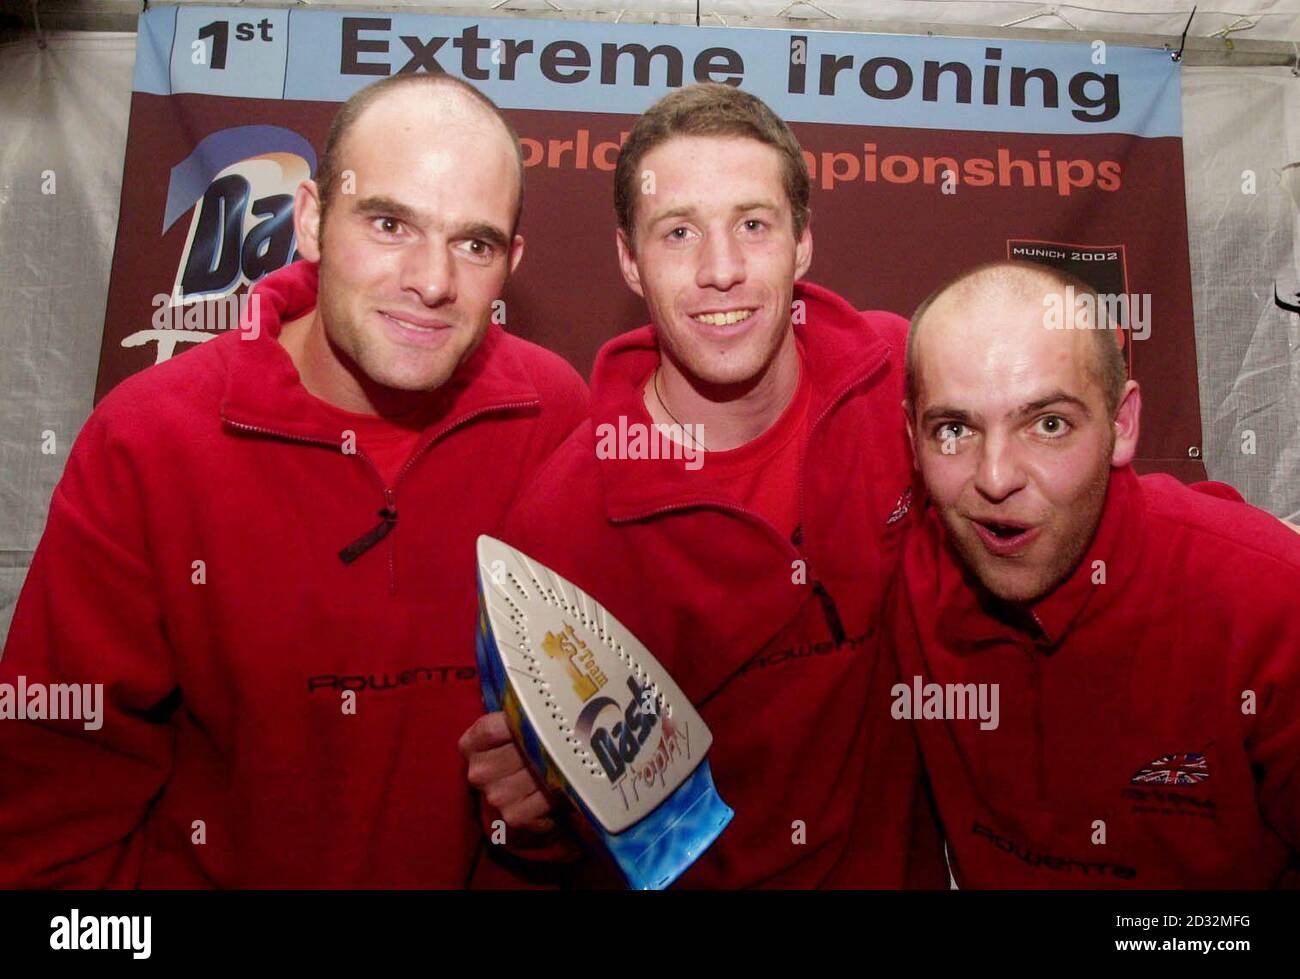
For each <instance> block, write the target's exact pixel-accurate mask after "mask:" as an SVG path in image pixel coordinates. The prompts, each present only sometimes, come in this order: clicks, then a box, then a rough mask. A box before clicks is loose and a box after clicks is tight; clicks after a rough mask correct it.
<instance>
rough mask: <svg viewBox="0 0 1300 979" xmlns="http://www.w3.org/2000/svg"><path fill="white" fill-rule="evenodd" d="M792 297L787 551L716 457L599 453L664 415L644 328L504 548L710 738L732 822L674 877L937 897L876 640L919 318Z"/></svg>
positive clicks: (602, 373) (552, 463) (899, 492)
mask: <svg viewBox="0 0 1300 979" xmlns="http://www.w3.org/2000/svg"><path fill="white" fill-rule="evenodd" d="M795 297H796V299H797V300H803V301H804V302H805V310H806V314H807V315H806V325H802V326H797V327H796V330H798V332H799V334H800V336H801V338H802V341H803V344H804V351H805V369H806V371H807V376H808V380H809V383H810V385H811V402H810V405H809V411H808V418H809V424H810V434H809V436H808V441H807V445H806V448H805V452H804V456H803V459H802V463H801V467H800V475H799V480H800V485H801V494H800V512H801V528H800V529H799V530H797V531H796V533H795V535H794V539H793V540H791V539H788V538H787V537H786V536H785V535H784V534H783V533H781V532H780V531H778V530H777V529H776V528H775V527H773V526H772V525H771V524H769V523H768V522H767V521H766V520H764V519H763V518H762V517H761V516H759V515H758V514H756V513H753V512H750V511H748V510H746V509H744V508H743V507H740V506H738V505H737V504H736V503H735V502H733V501H731V500H729V499H727V498H725V497H724V496H722V495H720V494H719V493H718V492H716V491H714V490H713V489H712V481H709V480H705V479H703V478H700V479H695V478H693V477H695V476H696V475H697V473H698V474H707V471H708V465H709V463H708V456H707V454H706V455H705V456H704V462H703V468H700V469H697V470H695V471H692V470H690V469H689V468H687V466H686V465H685V464H684V463H683V461H681V460H676V461H674V460H665V459H649V460H647V459H630V458H623V459H620V458H598V457H597V454H596V440H597V437H598V435H599V434H600V433H601V432H613V431H618V430H619V427H620V419H623V421H622V424H623V426H624V430H627V429H626V426H627V425H628V424H637V423H639V424H641V425H649V424H650V418H649V415H648V414H647V413H646V410H645V406H644V403H643V401H642V390H641V385H642V384H643V383H644V381H645V379H646V378H647V377H649V375H650V373H651V371H652V370H653V369H654V367H655V365H656V364H657V363H658V359H659V350H658V347H657V345H656V342H655V336H654V332H653V330H652V329H651V328H650V327H643V328H642V329H639V330H636V331H633V332H631V333H627V334H624V335H622V336H619V337H616V338H615V339H614V340H612V341H610V342H609V343H608V344H606V345H605V347H604V348H603V349H602V350H601V352H600V355H599V357H598V359H597V361H596V366H595V370H594V373H593V380H592V399H593V410H592V414H593V417H592V420H591V421H590V422H589V423H588V424H585V425H583V426H581V427H580V428H579V429H578V430H577V431H576V432H574V434H573V435H572V436H571V437H570V438H569V439H568V440H567V441H566V442H565V444H564V445H563V446H562V447H561V448H560V450H559V451H558V452H557V453H556V454H555V455H554V456H553V457H552V458H551V459H550V460H549V461H548V462H547V463H546V465H545V466H543V467H542V468H541V469H540V470H539V471H538V472H537V474H536V475H535V476H534V477H533V479H532V481H531V484H530V485H529V486H528V487H527V490H526V491H525V492H524V493H523V494H521V497H520V499H519V502H518V504H517V505H516V506H515V508H514V509H513V510H512V511H511V514H510V517H509V518H508V520H507V521H506V524H505V526H504V528H503V536H504V539H505V540H506V541H507V542H509V543H510V544H513V545H514V546H516V547H518V548H519V549H521V550H522V551H524V552H525V553H526V554H529V555H531V556H533V557H535V558H537V559H538V560H540V561H542V562H544V563H545V564H547V565H549V566H550V567H552V568H553V569H554V570H556V571H558V572H559V573H560V574H561V575H563V576H564V577H566V578H568V579H569V580H570V581H572V582H574V583H575V584H576V585H578V586H579V587H581V588H583V589H585V590H587V591H588V592H589V593H590V594H591V595H593V596H594V597H595V598H596V599H597V600H599V601H601V602H602V603H603V604H605V606H606V607H607V608H609V610H610V611H611V612H612V613H613V614H614V615H615V616H616V617H617V618H618V619H619V620H620V621H622V622H623V623H624V624H625V625H626V626H627V627H628V628H630V629H631V630H632V631H633V633H635V634H636V635H637V636H638V637H639V638H640V639H641V640H642V641H643V642H644V643H645V644H646V646H647V647H648V648H649V649H650V651H651V652H652V653H653V654H654V655H655V657H656V658H657V659H658V660H659V661H660V662H661V663H662V664H663V666H664V667H665V669H667V670H668V671H669V672H670V673H671V674H672V676H673V678H674V679H675V680H676V681H677V683H678V685H679V686H680V687H681V688H682V691H683V692H684V693H685V694H686V696H687V697H689V698H690V700H691V701H692V702H693V703H694V704H695V705H696V707H697V708H698V709H699V711H700V713H701V715H702V716H703V718H704V721H705V723H707V724H708V725H709V728H710V730H711V731H712V732H713V748H712V750H711V752H710V755H709V758H710V762H711V767H712V771H713V777H714V779H715V782H716V785H717V788H718V792H719V794H720V795H721V797H722V798H723V800H724V801H726V802H727V803H728V804H729V805H730V806H731V807H732V808H733V809H734V810H735V813H736V815H735V819H734V820H733V821H732V823H731V825H729V826H728V827H727V829H726V830H725V831H724V832H723V834H722V836H721V837H720V838H719V839H718V841H717V842H716V843H715V844H714V845H713V846H712V848H711V849H709V850H708V851H707V852H706V853H705V854H704V856H703V857H702V858H701V859H700V860H699V861H698V862H697V863H696V864H695V865H694V866H693V867H692V868H691V869H690V870H688V871H687V872H686V874H685V875H684V876H683V877H682V878H681V882H680V884H681V886H687V887H689V886H709V887H746V886H775V887H780V886H785V887H813V886H835V885H840V886H862V887H866V886H878V887H898V886H903V885H904V884H908V883H916V884H924V885H929V886H944V885H945V884H946V883H947V874H946V871H945V870H944V869H943V864H942V853H941V850H940V847H939V845H938V841H937V830H936V827H935V825H934V823H933V819H932V817H931V815H930V812H929V809H928V806H927V804H926V803H925V801H924V793H923V789H922V787H921V784H920V773H919V758H918V755H917V751H916V747H915V743H914V740H913V734H912V732H911V730H910V728H909V726H908V725H905V724H900V723H898V722H895V721H893V720H892V719H890V717H889V704H888V691H889V688H890V686H891V684H892V683H893V682H894V676H895V673H894V664H893V660H892V657H891V656H890V655H889V652H888V650H886V651H884V652H883V653H882V651H881V647H880V612H881V603H882V599H883V596H884V590H885V583H886V582H887V581H888V580H889V576H890V573H891V571H892V569H893V566H894V559H895V556H896V553H897V547H898V541H899V531H901V525H900V524H901V520H900V518H901V516H902V513H903V512H904V510H905V508H906V506H907V501H908V500H909V499H910V496H909V490H910V481H911V462H910V455H909V453H908V450H907V447H906V443H905V434H904V428H903V424H902V413H901V408H900V403H901V401H902V397H903V382H902V355H903V343H904V338H905V333H906V322H905V321H903V320H902V319H900V318H898V317H897V316H893V315H891V314H888V313H858V312H857V311H855V310H854V309H853V308H852V307H851V306H849V305H848V304H847V303H846V302H844V300H842V299H841V298H839V297H838V296H836V295H834V294H833V293H831V292H829V291H827V290H825V289H821V288H819V287H817V286H814V285H808V284H803V283H800V284H798V285H797V286H796V291H795ZM603 425H610V426H612V427H611V428H610V429H603V428H602V427H601V426H603ZM705 439H706V441H707V435H706V436H705ZM602 455H607V453H603V452H602ZM909 857H911V858H912V859H911V860H909Z"/></svg>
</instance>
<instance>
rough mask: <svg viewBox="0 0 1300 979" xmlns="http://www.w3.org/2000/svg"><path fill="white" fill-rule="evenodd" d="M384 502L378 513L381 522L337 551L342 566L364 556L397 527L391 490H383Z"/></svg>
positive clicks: (395, 505) (395, 508) (395, 504)
mask: <svg viewBox="0 0 1300 979" xmlns="http://www.w3.org/2000/svg"><path fill="white" fill-rule="evenodd" d="M384 502H385V503H386V506H385V507H384V508H383V509H382V510H380V511H379V516H380V518H381V522H380V523H377V524H376V525H375V526H374V527H372V528H370V530H368V531H366V532H365V533H364V534H362V535H361V536H360V537H358V538H357V539H356V540H354V541H353V542H352V543H351V544H349V545H348V546H347V547H345V548H343V550H341V551H339V560H340V561H342V562H343V563H344V564H351V563H352V562H353V561H355V560H356V559H357V558H359V557H361V555H362V554H365V553H366V551H368V550H370V549H371V548H372V547H374V546H375V545H376V544H378V543H379V542H380V541H381V540H383V539H384V538H385V537H387V536H388V534H389V532H390V531H391V530H392V529H393V528H394V527H396V526H397V503H396V501H395V500H394V497H393V491H392V490H390V489H386V490H384Z"/></svg>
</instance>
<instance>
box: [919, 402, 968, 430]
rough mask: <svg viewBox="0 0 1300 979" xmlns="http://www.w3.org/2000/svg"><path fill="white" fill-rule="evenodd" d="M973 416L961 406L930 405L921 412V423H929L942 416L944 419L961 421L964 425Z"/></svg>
mask: <svg viewBox="0 0 1300 979" xmlns="http://www.w3.org/2000/svg"><path fill="white" fill-rule="evenodd" d="M973 417H974V416H973V415H972V414H971V413H970V412H969V411H966V410H964V409H962V408H953V407H952V406H950V405H931V406H930V407H929V408H926V409H925V411H924V412H923V413H922V414H921V423H922V424H923V425H929V424H930V423H932V422H936V421H938V420H939V419H940V418H942V419H943V420H944V421H953V422H961V423H962V424H963V425H964V424H967V423H969V422H970V421H971V419H972V418H973Z"/></svg>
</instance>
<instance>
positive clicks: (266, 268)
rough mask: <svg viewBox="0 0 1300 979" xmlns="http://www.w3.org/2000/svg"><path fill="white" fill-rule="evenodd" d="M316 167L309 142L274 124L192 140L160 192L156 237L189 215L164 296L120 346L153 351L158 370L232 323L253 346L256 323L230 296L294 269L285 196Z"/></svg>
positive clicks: (243, 305) (288, 203) (289, 205)
mask: <svg viewBox="0 0 1300 979" xmlns="http://www.w3.org/2000/svg"><path fill="white" fill-rule="evenodd" d="M315 169H316V151H315V150H314V149H313V148H312V145H311V143H309V142H308V141H307V140H306V139H305V138H303V137H302V136H300V135H299V134H298V133H296V132H294V131H293V130H291V129H285V128H283V127H281V126H236V127H234V128H232V129H222V130H220V131H218V132H215V133H211V134H210V135H208V136H206V137H204V138H203V139H202V140H200V141H199V144H198V145H197V146H195V147H194V152H192V153H191V154H190V155H189V156H187V157H186V158H185V159H184V160H182V161H180V162H179V163H177V164H176V165H175V166H174V167H172V171H171V179H170V180H169V182H168V185H167V204H166V207H165V210H164V213H163V221H162V234H166V233H167V232H168V230H170V229H171V227H172V226H173V225H175V224H176V222H177V221H179V220H180V219H181V218H182V217H183V216H184V215H186V214H189V216H190V221H189V232H188V234H187V236H186V240H185V248H184V250H183V251H182V253H181V258H180V262H179V264H178V266H177V269H176V278H175V280H174V282H173V283H172V289H171V294H170V295H168V294H166V293H159V294H158V295H157V296H155V297H154V300H153V305H154V314H153V321H152V324H151V325H152V327H153V328H152V329H148V330H137V331H136V332H135V333H132V334H130V335H128V336H127V337H126V338H125V339H123V340H122V346H124V347H139V346H144V345H145V344H149V343H156V344H157V345H158V346H157V353H156V357H155V363H162V362H163V361H164V360H168V359H170V358H171V356H172V355H173V354H174V353H175V352H176V345H177V344H178V343H202V342H204V341H206V340H211V339H212V338H213V337H215V336H217V335H218V334H219V332H220V331H222V330H228V329H236V328H240V327H241V324H244V327H243V328H244V329H245V333H244V338H245V339H255V338H256V329H257V327H256V319H255V318H253V319H249V318H248V313H249V311H248V309H247V308H246V305H247V303H246V301H241V300H240V298H239V297H237V296H236V293H237V292H239V290H240V289H244V288H246V287H249V286H251V285H252V284H253V283H255V282H257V281H258V280H259V279H261V278H262V277H263V276H264V275H266V274H268V273H270V272H274V271H275V270H276V269H279V268H281V267H283V266H285V265H288V264H289V263H290V262H292V261H293V258H294V252H295V250H296V236H295V232H294V227H293V196H294V192H295V191H296V190H297V188H298V185H299V184H300V183H302V181H304V180H307V179H310V177H311V175H312V173H313V171H314V170H315ZM247 324H251V326H249V325H247Z"/></svg>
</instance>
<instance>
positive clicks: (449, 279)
mask: <svg viewBox="0 0 1300 979" xmlns="http://www.w3.org/2000/svg"><path fill="white" fill-rule="evenodd" d="M522 179H523V166H522V163H521V158H520V155H519V151H518V143H517V140H516V139H515V137H514V134H513V131H512V130H511V129H510V127H509V125H508V124H507V123H506V121H505V120H504V119H503V118H502V117H501V115H500V113H499V112H498V111H497V109H496V107H495V106H494V105H492V103H491V102H490V101H488V100H487V99H486V98H484V97H483V96H481V95H480V94H479V93H478V92H476V91H475V90H474V89H472V88H471V87H470V86H468V85H466V84H464V83H462V82H458V81H454V80H451V79H448V78H447V77H446V76H441V75H439V76H425V75H407V76H399V77H397V78H394V79H391V80H387V81H384V82H380V83H377V84H375V85H374V86H371V87H370V88H367V89H364V90H363V91H361V92H360V93H358V94H357V95H356V96H354V97H353V98H352V99H351V100H350V101H349V102H347V103H346V104H345V105H344V106H343V107H342V108H341V110H340V112H339V114H338V116H337V117H336V120H335V122H334V125H333V128H332V129H331V131H330V134H329V138H328V141H327V144H326V147H325V151H324V153H323V155H322V158H321V166H320V171H319V173H318V176H317V179H316V180H315V181H306V182H304V183H303V184H302V185H301V186H300V187H299V189H298V192H297V197H296V199H295V210H294V227H295V231H296V235H297V243H298V247H299V249H300V251H301V254H302V256H303V258H304V260H303V261H300V262H297V263H295V264H294V265H291V266H289V267H287V268H285V269H283V270H281V271H279V272H276V273H274V274H272V275H270V276H268V277H267V278H266V279H264V280H262V281H261V282H259V283H258V284H257V286H256V289H255V292H254V295H255V298H256V302H254V303H251V304H250V305H251V306H252V307H253V308H254V309H255V310H256V313H255V315H258V316H259V320H258V323H257V326H258V329H256V330H252V329H249V330H246V331H244V332H243V333H242V334H241V333H233V332H232V333H230V334H227V335H224V336H221V337H218V338H217V339H214V340H212V341H211V342H209V343H206V344H203V345H202V346H200V347H199V348H198V349H196V350H193V351H191V352H189V353H186V354H184V355H183V356H181V357H178V358H176V359H174V360H172V361H170V362H168V363H165V364H163V365H160V366H158V367H155V368H152V369H150V370H147V371H144V372H142V373H140V374H138V375H136V376H134V377H132V378H130V379H129V380H127V381H125V382H123V383H122V384H121V385H120V386H119V387H117V388H116V389H115V390H114V391H113V392H112V393H111V394H110V395H109V396H108V397H107V398H106V399H105V400H104V401H103V403H102V404H101V405H99V407H98V408H97V409H96V410H95V412H94V413H93V414H92V415H91V417H90V419H89V420H88V421H87V423H86V426H85V428H84V429H83V430H82V432H81V434H80V437H79V438H78V439H77V443H76V445H75V447H74V449H73V451H72V455H71V457H70V459H69V460H68V464H67V468H66V471H65V473H64V475H63V479H62V481H61V482H60V484H59V485H58V487H57V488H56V490H55V493H54V498H53V502H52V504H51V508H50V516H49V523H48V526H47V528H46V531H45V536H44V538H43V540H42V542H41V545H40V547H39V549H38V550H37V552H36V556H35V560H34V561H33V564H32V567H31V571H30V573H29V574H28V578H27V581H26V584H25V587H24V589H23V593H22V597H21V599H20V601H19V603H18V608H17V610H16V612H15V615H14V619H13V625H12V628H11V630H10V633H9V639H8V643H7V645H6V648H5V654H4V658H3V660H0V681H11V680H12V679H13V678H15V677H24V676H25V677H26V678H27V680H28V681H35V682H45V683H50V682H69V681H72V682H83V681H84V682H94V683H102V684H104V689H105V710H104V713H105V716H104V718H103V720H102V724H101V726H100V728H99V729H98V730H96V731H95V732H93V733H88V732H86V731H83V730H82V729H81V727H80V725H79V724H77V723H65V722H64V721H60V720H53V721H31V720H28V721H21V722H20V721H14V720H9V721H4V720H0V800H3V803H2V804H0V886H36V887H51V886H70V887H99V886H112V887H133V886H146V887H209V886H215V887H266V886H270V887H341V886H346V887H370V886H388V887H405V886H421V887H455V886H461V885H463V884H464V883H466V881H467V880H468V878H469V876H470V873H471V868H472V866H473V863H474V860H475V856H476V854H477V853H478V851H479V849H480V846H481V845H482V832H481V829H480V825H479V819H478V815H477V813H476V810H475V800H474V798H473V796H472V794H471V793H470V792H469V791H468V790H467V788H466V785H465V776H464V769H463V761H462V759H461V757H460V755H459V753H458V752H457V750H456V739H457V736H458V735H459V734H460V732H461V731H463V730H464V728H465V727H466V725H468V724H469V723H471V722H472V721H473V719H474V718H475V717H476V716H478V714H480V713H481V710H482V707H481V704H482V701H481V699H480V694H479V684H478V680H477V677H476V673H475V670H474V631H473V629H474V617H475V594H474V581H473V570H472V569H473V567H474V543H475V539H476V537H477V535H478V534H479V533H484V532H492V531H493V530H494V529H495V527H496V524H497V522H498V521H499V520H500V518H501V517H502V516H503V515H504V513H505V510H506V507H507V505H508V503H509V502H510V500H511V499H512V497H513V495H514V493H515V490H516V487H517V486H518V485H519V484H520V483H521V482H522V481H524V480H526V479H527V477H528V474H529V473H530V472H531V471H532V470H533V469H534V467H535V466H536V465H537V464H538V463H539V462H540V461H541V460H542V459H543V458H544V457H545V456H546V455H547V454H548V453H549V452H550V451H551V450H552V449H554V448H555V447H556V446H557V445H558V444H559V443H560V441H561V440H562V439H563V437H564V436H565V435H567V434H568V433H569V432H570V431H571V430H572V429H573V427H574V426H575V425H576V424H577V422H578V421H579V419H580V418H582V417H585V414H586V405H587V394H586V388H585V385H583V383H582V381H581V379H580V378H579V377H578V375H577V373H576V372H575V371H574V370H573V369H572V368H571V367H569V366H568V365H567V364H565V363H564V362H563V361H562V360H561V359H560V358H559V357H557V356H555V355H553V354H550V353H548V352H546V351H543V350H541V349H539V348H537V347H535V346H532V345H531V344H528V343H526V342H524V341H522V340H519V339H517V338H515V337H512V336H510V335H508V334H506V333H505V332H503V331H502V329H501V328H500V326H498V325H495V324H494V323H493V322H492V314H493V311H494V307H493V304H494V302H495V301H496V299H497V298H498V297H499V296H500V294H501V290H502V287H503V286H504V284H505V282H506V279H507V277H508V276H509V275H510V273H511V271H512V270H513V269H514V267H515V266H516V265H517V264H518V262H519V260H520V257H521V255H522V253H523V246H524V243H523V238H522V237H520V236H519V235H518V234H517V233H516V228H517V224H518V219H519V209H520V204H521V198H522V193H523V185H522ZM376 515H378V517H376ZM88 785H89V786H93V787H94V791H93V792H91V793H89V794H88V793H87V792H86V788H87V786H88Z"/></svg>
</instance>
